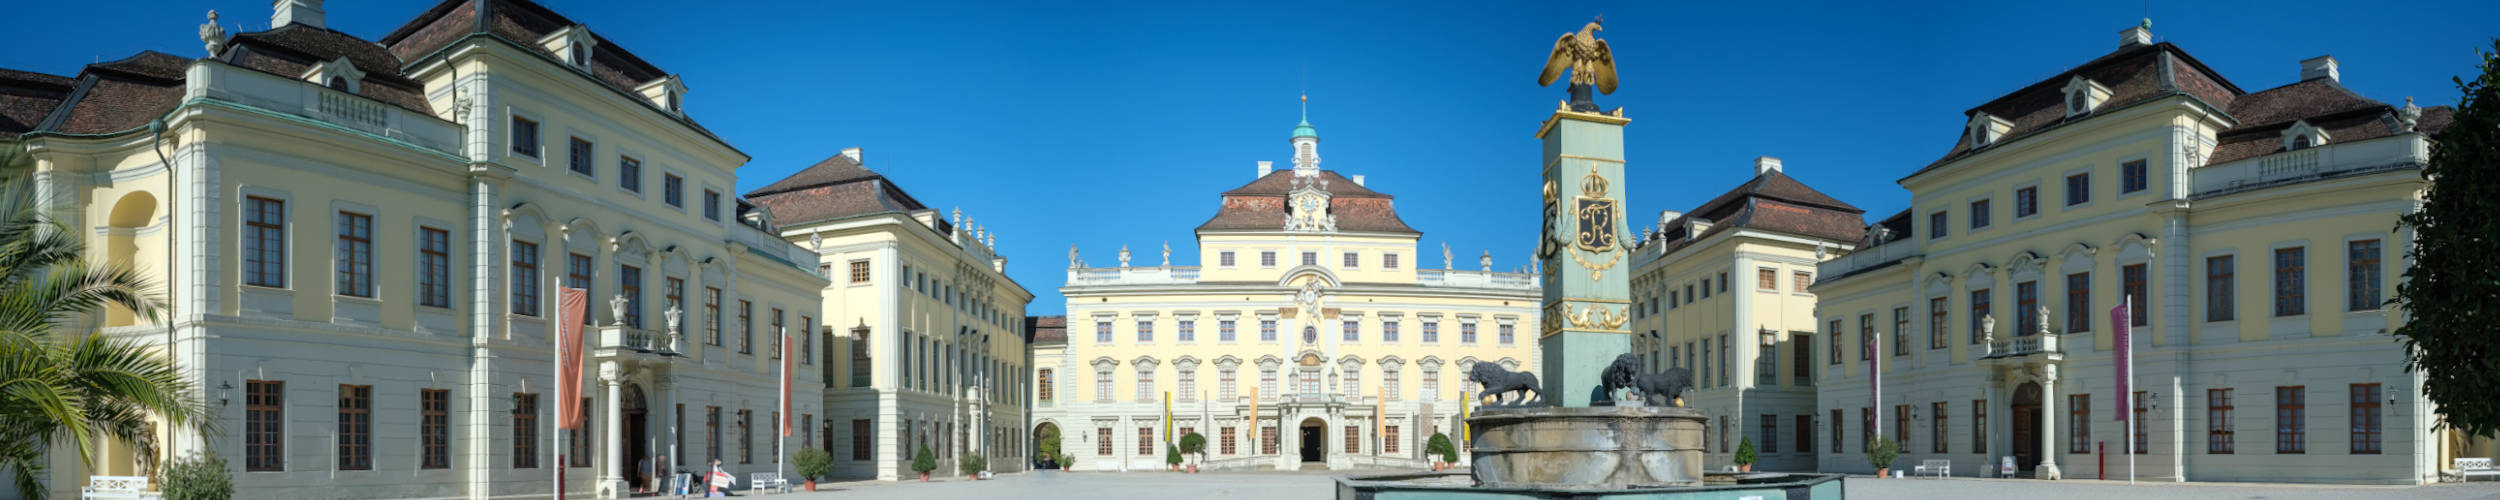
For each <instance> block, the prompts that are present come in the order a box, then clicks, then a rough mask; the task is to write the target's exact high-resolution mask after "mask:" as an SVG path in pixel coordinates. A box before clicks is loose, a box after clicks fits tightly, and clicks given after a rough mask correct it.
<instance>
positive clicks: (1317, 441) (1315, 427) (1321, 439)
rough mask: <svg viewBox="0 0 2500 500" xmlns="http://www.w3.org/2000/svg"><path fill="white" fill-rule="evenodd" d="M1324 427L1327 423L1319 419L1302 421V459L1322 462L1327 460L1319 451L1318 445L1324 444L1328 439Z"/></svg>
mask: <svg viewBox="0 0 2500 500" xmlns="http://www.w3.org/2000/svg"><path fill="white" fill-rule="evenodd" d="M1325 429H1327V424H1325V423H1322V422H1320V421H1319V419H1316V418H1314V419H1308V420H1303V421H1302V440H1301V444H1302V461H1304V462H1322V461H1326V460H1328V458H1327V457H1325V456H1323V455H1322V454H1321V453H1320V445H1323V444H1326V442H1327V440H1328V438H1327V432H1326V430H1325Z"/></svg>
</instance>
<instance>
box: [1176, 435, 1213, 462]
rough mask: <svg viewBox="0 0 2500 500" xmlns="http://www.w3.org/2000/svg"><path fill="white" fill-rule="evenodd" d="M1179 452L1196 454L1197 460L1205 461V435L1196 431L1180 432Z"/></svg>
mask: <svg viewBox="0 0 2500 500" xmlns="http://www.w3.org/2000/svg"><path fill="white" fill-rule="evenodd" d="M1181 453H1187V454H1191V455H1197V456H1198V461H1199V462H1205V461H1207V437H1206V436H1201V435H1198V433H1197V432H1191V433H1188V434H1182V435H1181Z"/></svg>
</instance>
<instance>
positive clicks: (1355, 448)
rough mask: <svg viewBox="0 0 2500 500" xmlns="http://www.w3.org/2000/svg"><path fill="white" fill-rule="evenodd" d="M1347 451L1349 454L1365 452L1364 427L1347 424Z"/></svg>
mask: <svg viewBox="0 0 2500 500" xmlns="http://www.w3.org/2000/svg"><path fill="white" fill-rule="evenodd" d="M1345 452H1346V454H1348V455H1351V454H1356V453H1362V452H1363V428H1362V427H1357V426H1352V425H1349V426H1345Z"/></svg>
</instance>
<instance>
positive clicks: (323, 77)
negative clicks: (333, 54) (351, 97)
mask: <svg viewBox="0 0 2500 500" xmlns="http://www.w3.org/2000/svg"><path fill="white" fill-rule="evenodd" d="M303 78H304V81H307V82H312V83H314V84H317V85H320V86H323V87H329V88H330V89H331V90H337V91H340V92H346V93H350V94H354V93H356V91H357V90H358V89H357V87H359V86H360V83H359V82H362V81H364V79H365V72H364V70H359V69H356V63H353V62H348V60H347V58H346V57H339V58H337V59H331V60H330V61H329V62H324V63H321V64H315V65H313V67H312V69H310V70H306V71H304V76H303Z"/></svg>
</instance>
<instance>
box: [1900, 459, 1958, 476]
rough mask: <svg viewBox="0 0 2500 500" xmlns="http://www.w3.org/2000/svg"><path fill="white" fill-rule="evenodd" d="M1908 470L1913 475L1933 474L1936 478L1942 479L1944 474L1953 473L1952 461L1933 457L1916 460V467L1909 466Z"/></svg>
mask: <svg viewBox="0 0 2500 500" xmlns="http://www.w3.org/2000/svg"><path fill="white" fill-rule="evenodd" d="M1910 472H1911V473H1912V474H1914V475H1920V476H1925V475H1929V474H1934V475H1935V476H1936V478H1937V479H1943V478H1944V477H1945V476H1950V475H1953V461H1952V460H1933V459H1930V460H1920V461H1918V467H1913V468H1911V469H1910Z"/></svg>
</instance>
